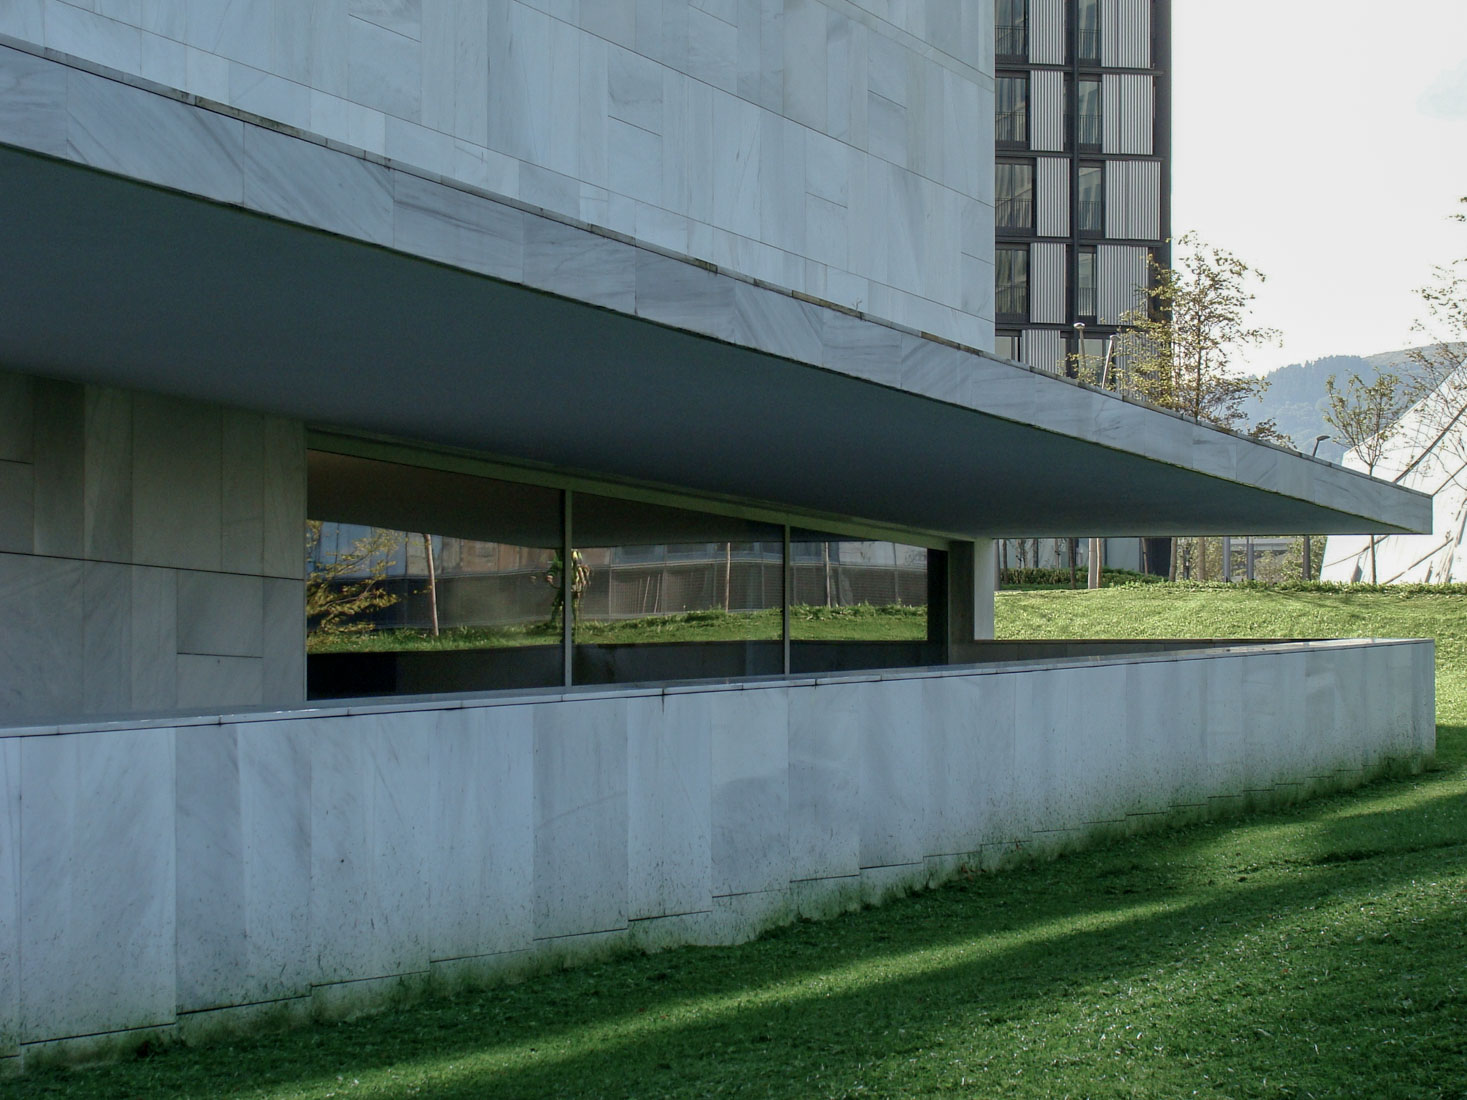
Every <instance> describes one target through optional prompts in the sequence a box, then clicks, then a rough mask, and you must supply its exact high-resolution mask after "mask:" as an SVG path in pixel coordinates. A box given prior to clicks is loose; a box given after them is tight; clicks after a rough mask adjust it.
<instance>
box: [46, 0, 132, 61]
mask: <svg viewBox="0 0 1467 1100" xmlns="http://www.w3.org/2000/svg"><path fill="white" fill-rule="evenodd" d="M45 16H46V46H47V47H48V48H49V49H52V50H56V51H57V52H58V53H63V54H70V55H71V56H72V57H78V58H81V59H83V60H85V61H90V62H93V63H94V64H97V65H103V66H105V67H107V68H109V69H117V70H118V71H120V72H124V73H132V74H136V73H137V72H139V70H140V69H141V68H142V32H141V31H140V30H139V29H138V27H137V26H136V25H135V24H134V25H129V24H128V23H124V22H122V21H120V20H117V19H108V18H107V17H106V16H103V15H98V14H97V13H96V12H94V11H89V10H86V9H84V8H82V7H79V6H77V5H74V4H68V3H63V2H61V0H46V12H45Z"/></svg>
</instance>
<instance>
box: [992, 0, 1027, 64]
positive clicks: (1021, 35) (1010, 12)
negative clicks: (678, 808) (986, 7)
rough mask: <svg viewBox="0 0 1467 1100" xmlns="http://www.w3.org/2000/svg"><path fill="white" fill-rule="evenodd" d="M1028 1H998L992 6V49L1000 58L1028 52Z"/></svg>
mask: <svg viewBox="0 0 1467 1100" xmlns="http://www.w3.org/2000/svg"><path fill="white" fill-rule="evenodd" d="M1027 9H1028V0H998V3H997V4H996V5H994V14H995V26H994V47H995V51H996V52H997V53H998V55H999V56H1000V57H1024V56H1026V55H1027V54H1028V52H1029V33H1028V11H1027Z"/></svg>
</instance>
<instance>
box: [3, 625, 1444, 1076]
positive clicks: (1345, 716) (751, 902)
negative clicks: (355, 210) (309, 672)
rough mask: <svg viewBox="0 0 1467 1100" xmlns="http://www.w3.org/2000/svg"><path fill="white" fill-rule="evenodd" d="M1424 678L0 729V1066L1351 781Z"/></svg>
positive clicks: (1354, 676) (976, 689)
mask: <svg viewBox="0 0 1467 1100" xmlns="http://www.w3.org/2000/svg"><path fill="white" fill-rule="evenodd" d="M1431 667H1432V647H1431V646H1430V644H1421V643H1412V644H1402V645H1384V646H1353V647H1337V648H1333V649H1330V648H1315V649H1310V650H1308V651H1306V652H1284V653H1275V652H1270V653H1258V654H1251V655H1250V654H1243V655H1239V654H1226V655H1208V656H1203V657H1197V658H1189V659H1186V660H1157V661H1145V662H1117V663H1113V664H1107V665H1090V664H1079V665H1073V666H1066V667H1060V668H1050V669H1045V670H1032V671H1025V672H1010V673H985V674H973V673H967V674H953V675H946V676H941V677H910V676H908V677H900V676H899V677H894V678H889V679H880V678H865V679H854V680H851V681H850V682H843V683H831V684H823V685H819V686H805V687H795V686H785V685H781V686H776V687H770V688H765V689H761V690H742V691H724V692H702V693H682V694H675V695H655V694H654V695H636V694H631V695H627V694H622V695H619V696H609V697H606V698H602V699H587V700H578V701H571V700H565V701H556V702H552V703H545V704H539V705H511V706H506V707H498V708H482V709H479V710H464V709H460V710H455V711H400V712H396V713H394V712H384V713H381V714H365V715H360V716H341V717H319V718H312V717H299V718H290V719H287V720H284V721H274V722H258V723H247V724H239V725H231V724H225V725H208V726H198V727H192V728H187V727H184V728H172V727H160V728H141V729H135V730H129V731H110V732H95V733H78V734H70V735H62V736H53V737H49V738H14V737H12V738H0V795H3V796H4V802H3V803H0V839H3V838H4V836H6V835H14V834H15V828H14V825H15V821H16V820H17V818H16V815H17V814H19V815H20V820H21V823H22V824H24V825H26V826H27V827H26V828H25V830H24V832H23V833H22V834H21V840H22V843H21V844H20V845H9V844H0V853H6V852H8V853H10V856H9V858H10V859H11V860H12V861H13V862H12V863H11V864H0V916H3V915H4V914H5V913H6V912H7V908H6V907H7V906H8V905H13V904H15V902H16V899H17V898H18V897H19V898H20V902H21V904H20V908H19V909H18V911H17V919H16V920H15V921H14V922H12V923H11V924H10V925H9V927H11V928H13V929H14V934H15V935H16V937H17V942H18V943H19V944H20V945H21V948H22V950H21V951H20V953H19V958H20V966H21V972H20V974H19V977H18V980H17V981H16V982H15V983H14V984H13V985H11V986H10V988H12V989H13V990H14V991H15V997H16V1003H15V1005H14V1007H13V1008H7V1006H6V1004H5V1003H4V1002H0V1051H4V1050H5V1049H6V1047H5V1045H4V1044H5V1043H6V1042H7V1039H6V1036H7V1034H8V1035H11V1036H16V1037H17V1038H18V1039H19V1040H20V1041H22V1042H44V1041H54V1040H61V1039H65V1038H67V1037H69V1036H80V1035H84V1034H95V1033H98V1032H107V1031H110V1030H115V1029H117V1028H121V1027H126V1026H130V1025H132V1024H136V1023H145V1024H165V1025H166V1024H169V1023H172V1022H173V1021H174V1020H176V1019H178V1014H179V1013H182V1012H197V1011H201V1010H213V1009H219V1008H223V1007H227V1006H229V1005H231V1004H234V1005H243V1004H248V1003H253V1002H258V1001H266V1000H279V999H281V998H297V999H299V998H302V997H305V996H306V995H307V994H310V993H311V991H312V987H313V985H315V986H323V987H329V990H331V991H333V992H329V993H322V994H321V995H322V996H323V997H329V998H337V999H340V998H343V997H349V996H351V990H350V988H349V987H350V985H352V984H355V985H356V986H357V987H358V991H359V993H362V991H363V990H365V992H364V993H362V995H363V996H367V997H368V999H370V996H371V995H372V990H378V991H379V992H382V993H385V992H386V991H387V990H388V989H389V988H391V987H392V986H393V984H394V982H395V981H396V980H397V979H400V978H401V977H403V976H404V975H423V974H424V973H426V972H427V971H429V970H430V969H431V968H432V965H433V960H435V959H437V960H448V959H453V960H465V961H466V962H465V963H464V965H465V966H466V967H467V969H466V970H465V973H466V974H474V973H482V974H486V975H488V974H493V973H495V972H496V967H501V966H510V965H524V960H527V959H528V958H529V957H530V956H532V955H533V954H535V953H536V952H551V953H555V952H569V953H574V952H575V951H576V950H577V949H578V947H579V948H586V947H587V946H589V947H592V948H594V947H595V946H596V944H597V943H599V942H603V941H606V939H607V937H608V936H610V937H611V939H613V940H618V942H619V938H620V937H625V936H626V935H627V933H628V930H633V931H634V932H635V936H634V939H633V941H632V942H638V943H644V944H647V945H651V946H667V945H669V944H672V943H679V942H688V941H690V940H691V941H693V942H736V941H738V940H741V939H745V938H747V937H748V936H749V935H751V934H753V933H754V932H755V931H757V930H758V929H759V928H760V927H763V926H765V925H767V924H768V923H770V922H773V921H779V920H782V919H788V918H789V916H790V915H791V914H792V913H794V912H801V913H812V914H820V913H828V912H831V911H833V910H835V909H839V908H841V907H844V906H847V905H849V904H852V903H854V902H856V901H859V900H861V899H862V898H868V897H869V898H876V897H880V896H882V895H883V893H884V892H886V891H888V890H890V889H893V888H899V887H902V886H905V885H908V884H914V883H915V884H920V883H922V882H925V881H927V880H928V879H929V878H930V877H933V876H936V877H942V876H943V875H945V874H950V873H952V872H953V871H955V870H956V869H957V868H958V867H959V866H961V865H962V864H964V863H965V862H966V863H969V864H971V863H973V862H975V861H977V862H981V861H983V860H984V859H987V858H990V855H991V854H996V853H999V852H1001V851H1003V850H1007V849H1011V848H1012V846H1013V845H1014V844H1015V843H1016V842H1017V843H1021V844H1023V845H1024V846H1025V847H1026V848H1027V847H1032V848H1034V849H1036V850H1041V851H1045V850H1050V849H1052V848H1054V847H1056V846H1058V845H1063V844H1065V843H1071V842H1073V840H1074V839H1076V838H1079V837H1081V836H1082V835H1083V833H1084V832H1085V830H1086V829H1087V828H1089V827H1091V826H1092V825H1093V823H1096V822H1110V823H1122V822H1125V821H1127V820H1130V819H1133V818H1140V817H1144V816H1146V815H1155V814H1164V813H1167V812H1169V811H1170V810H1172V809H1174V808H1176V807H1178V806H1186V805H1204V804H1210V805H1212V806H1213V807H1214V808H1219V809H1223V808H1226V806H1228V805H1231V804H1233V803H1236V802H1238V800H1239V799H1240V798H1241V797H1242V793H1241V792H1243V791H1255V792H1256V791H1268V790H1271V789H1281V790H1292V789H1294V788H1296V787H1297V784H1298V783H1299V782H1301V781H1302V780H1303V779H1304V778H1305V777H1307V776H1328V777H1330V778H1329V780H1328V781H1329V782H1343V781H1353V779H1354V777H1361V776H1365V775H1368V774H1370V773H1371V769H1372V768H1375V767H1378V766H1380V765H1381V764H1383V763H1385V762H1387V761H1388V760H1391V759H1405V760H1410V759H1419V758H1420V756H1421V754H1423V753H1426V754H1429V753H1430V752H1431V749H1432V730H1431V729H1429V728H1426V727H1424V726H1422V727H1420V728H1417V727H1418V726H1420V724H1421V723H1422V722H1426V721H1428V720H1429V719H1430V718H1431V715H1430V713H1429V709H1428V710H1423V709H1421V708H1414V709H1413V708H1412V707H1411V706H1403V705H1398V703H1397V702H1396V701H1395V700H1396V699H1397V697H1404V696H1406V695H1409V694H1410V693H1412V692H1413V691H1416V690H1421V689H1424V690H1426V691H1427V692H1428V693H1429V692H1430V690H1431V682H1430V681H1431ZM1294 681H1297V685H1296V686H1300V687H1302V689H1303V691H1302V693H1301V691H1299V690H1282V689H1283V688H1284V687H1285V686H1286V685H1288V684H1290V683H1291V682H1294ZM1305 696H1307V698H1305ZM1080 699H1084V700H1087V703H1086V714H1087V717H1086V722H1085V729H1086V736H1085V737H1084V738H1077V737H1075V736H1074V731H1075V730H1076V729H1077V728H1079V723H1078V714H1077V706H1078V702H1077V701H1078V700H1080ZM1331 723H1332V725H1331ZM1403 723H1404V724H1405V725H1404V727H1403ZM1263 725H1267V727H1268V729H1269V731H1270V732H1269V736H1268V737H1266V738H1257V737H1254V736H1253V734H1254V732H1255V731H1256V730H1258V729H1259V728H1261V727H1262V726H1263ZM1325 726H1329V731H1328V732H1329V736H1321V734H1322V733H1323V732H1324V727H1325ZM119 768H120V769H122V774H124V775H125V776H126V777H127V781H126V782H125V783H123V784H121V785H120V786H119V785H118V784H117V783H115V782H114V780H115V778H116V775H117V774H118V769H119ZM22 779H23V780H24V782H25V785H26V786H27V787H29V786H30V785H32V784H41V785H44V786H45V787H46V789H47V790H48V791H51V792H52V793H53V794H54V797H52V798H49V799H27V800H25V801H24V802H22V801H21V800H20V797H19V796H20V793H21V791H22V785H21V780H22ZM103 782H105V783H106V784H107V786H108V789H117V790H121V791H126V792H129V795H128V797H127V798H122V797H118V798H113V799H98V798H95V797H91V796H90V792H94V791H95V790H96V789H97V784H99V783H103ZM7 823H9V824H7ZM7 828H8V829H9V833H8V834H7V832H6V830H7ZM985 853H989V854H985ZM124 857H125V858H124ZM7 869H8V870H7ZM21 881H24V882H25V883H26V884H27V888H26V892H25V894H24V895H23V896H22V895H20V894H19V893H18V891H19V887H18V883H19V882H21ZM138 882H146V883H148V884H149V889H148V890H146V891H142V892H141V893H140V892H139V891H138V890H137V889H136V884H137V883H138ZM123 894H126V898H123V897H122V895H123ZM6 927H7V925H6V922H5V921H4V920H0V935H3V934H4V929H5V928H6ZM0 947H3V943H0ZM123 948H125V950H124V949H123ZM98 952H100V954H99V953H98ZM4 955H5V952H4V951H3V950H0V966H3V965H4ZM467 960H483V962H482V964H481V965H477V966H476V965H474V964H471V963H469V962H467ZM496 960H499V961H496ZM503 960H513V962H512V963H511V962H506V961H503ZM373 982H376V983H378V984H377V985H375V986H372V987H371V989H367V988H366V984H364V983H368V984H369V983H373ZM312 995H314V994H312ZM343 1003H345V1002H343ZM17 1021H23V1024H20V1023H17ZM8 1041H9V1042H10V1043H11V1048H10V1049H11V1050H13V1049H14V1043H15V1041H16V1040H15V1039H10V1040H8Z"/></svg>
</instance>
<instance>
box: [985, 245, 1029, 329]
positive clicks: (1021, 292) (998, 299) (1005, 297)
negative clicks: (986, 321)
mask: <svg viewBox="0 0 1467 1100" xmlns="http://www.w3.org/2000/svg"><path fill="white" fill-rule="evenodd" d="M1005 254H1008V255H1011V256H1021V257H1023V262H1022V268H1023V274H1022V276H1021V277H1020V278H1019V279H1016V280H1012V281H1010V282H1005V281H1004V279H1003V274H1004V259H1003V257H1004V256H1005ZM1032 267H1033V265H1032V264H1031V263H1030V262H1029V246H1028V245H999V246H998V247H997V248H996V249H995V250H994V265H993V271H994V278H993V312H994V317H995V318H996V319H998V320H999V321H1001V322H1003V321H1006V322H1008V323H1010V324H1012V323H1015V322H1023V321H1027V320H1028V319H1029V304H1030V302H1031V301H1032V299H1033V292H1032V287H1031V282H1032V280H1033V270H1032ZM1016 298H1017V299H1018V300H1017V301H1016V300H1015V299H1016ZM1015 305H1017V306H1019V308H1018V309H1013V308H1007V309H1006V308H1004V307H1005V306H1009V307H1012V306H1015Z"/></svg>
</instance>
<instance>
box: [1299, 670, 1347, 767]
mask: <svg viewBox="0 0 1467 1100" xmlns="http://www.w3.org/2000/svg"><path fill="white" fill-rule="evenodd" d="M1304 670H1305V671H1304V677H1305V680H1304V683H1305V687H1304V692H1305V699H1306V700H1307V702H1306V708H1307V710H1306V714H1307V716H1308V726H1307V730H1306V740H1305V743H1304V746H1303V747H1304V753H1303V754H1302V758H1301V760H1300V764H1301V766H1302V769H1303V772H1304V774H1305V775H1306V776H1310V777H1313V776H1321V775H1327V774H1329V772H1330V771H1332V770H1333V764H1332V762H1331V755H1332V749H1333V745H1334V742H1335V740H1336V738H1337V737H1338V736H1339V731H1340V729H1341V726H1342V722H1343V720H1344V719H1345V717H1346V716H1345V715H1344V714H1342V712H1341V710H1340V705H1339V704H1340V677H1339V668H1338V663H1337V662H1336V661H1335V659H1334V654H1333V653H1331V652H1330V651H1329V650H1325V649H1311V650H1310V651H1309V652H1308V653H1307V654H1306V655H1305V659H1304Z"/></svg>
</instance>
